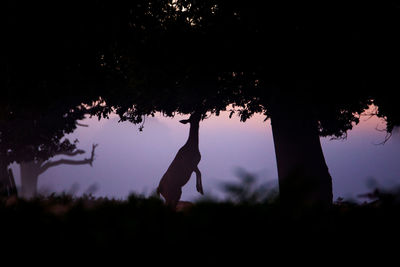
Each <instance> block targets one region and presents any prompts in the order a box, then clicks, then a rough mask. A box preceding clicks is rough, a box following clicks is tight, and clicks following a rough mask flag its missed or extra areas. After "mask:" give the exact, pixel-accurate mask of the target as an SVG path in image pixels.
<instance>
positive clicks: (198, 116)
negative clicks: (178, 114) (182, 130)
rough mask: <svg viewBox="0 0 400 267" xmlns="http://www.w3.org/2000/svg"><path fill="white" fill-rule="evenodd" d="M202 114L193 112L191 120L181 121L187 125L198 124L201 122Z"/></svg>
mask: <svg viewBox="0 0 400 267" xmlns="http://www.w3.org/2000/svg"><path fill="white" fill-rule="evenodd" d="M201 115H202V114H201V113H200V112H193V113H192V114H191V115H190V117H189V119H187V120H180V121H179V122H180V123H183V124H186V123H198V122H199V121H200V120H201Z"/></svg>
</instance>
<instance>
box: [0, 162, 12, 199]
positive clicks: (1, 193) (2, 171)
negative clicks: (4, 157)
mask: <svg viewBox="0 0 400 267" xmlns="http://www.w3.org/2000/svg"><path fill="white" fill-rule="evenodd" d="M9 188H10V179H9V174H8V169H7V165H6V164H4V162H2V161H1V158H0V197H8V196H9Z"/></svg>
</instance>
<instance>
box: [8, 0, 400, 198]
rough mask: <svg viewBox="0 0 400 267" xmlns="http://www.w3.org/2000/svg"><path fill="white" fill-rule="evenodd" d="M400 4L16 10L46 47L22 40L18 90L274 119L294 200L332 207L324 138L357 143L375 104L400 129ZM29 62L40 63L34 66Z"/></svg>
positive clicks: (149, 108) (190, 1)
mask: <svg viewBox="0 0 400 267" xmlns="http://www.w3.org/2000/svg"><path fill="white" fill-rule="evenodd" d="M397 6H398V4H397V3H396V2H390V3H375V4H370V3H364V2H361V1H356V2H352V3H348V2H335V4H330V3H318V4H314V3H313V4H311V3H298V2H294V1H293V2H291V1H289V2H288V1H286V2H284V3H267V4H266V3H262V4H261V3H260V1H247V2H246V4H243V2H242V1H237V0H233V1H220V0H204V1H196V0H181V1H180V0H178V1H167V0H165V1H153V0H135V1H130V2H129V3H125V2H122V1H121V2H118V1H117V2H115V1H114V2H112V3H111V2H108V1H101V0H98V1H87V2H85V3H79V8H76V3H75V2H71V3H70V4H68V5H63V4H62V3H60V2H57V3H51V4H49V5H47V3H46V4H45V7H46V8H43V5H42V4H37V3H22V4H21V3H20V2H18V3H17V4H15V3H13V4H12V8H11V10H12V12H8V14H9V21H11V23H10V24H11V27H10V28H11V29H12V32H14V34H15V35H17V33H18V34H20V33H21V31H22V32H23V33H26V35H27V36H31V37H35V38H36V39H39V41H38V42H37V43H32V42H29V44H30V45H31V46H28V47H26V46H25V43H26V42H23V41H21V40H20V39H18V38H15V40H17V41H14V43H15V45H13V48H12V49H11V51H12V52H13V53H10V54H11V55H13V56H14V58H12V60H11V59H10V60H7V70H10V71H9V73H10V75H8V77H9V81H8V85H9V87H8V88H11V89H13V90H9V91H8V92H20V90H14V89H15V88H17V89H19V88H25V89H26V88H35V89H36V90H33V91H32V92H37V91H40V92H42V93H41V94H40V95H41V97H43V96H46V97H45V98H44V99H46V100H49V99H51V100H53V99H52V98H53V97H54V98H56V99H59V97H60V95H61V92H68V103H69V104H68V105H69V106H70V107H71V106H76V104H77V103H79V104H80V103H86V104H91V103H92V101H94V100H99V99H100V100H99V101H97V102H96V105H94V106H92V109H91V111H90V112H91V114H97V115H99V116H102V117H107V115H108V114H109V113H110V112H111V111H116V112H117V113H118V114H119V115H120V117H121V119H122V120H129V121H132V122H134V123H142V121H143V118H144V116H149V115H154V114H155V112H162V113H163V114H165V115H166V116H173V115H174V114H176V113H184V114H189V113H192V112H193V111H195V110H201V111H202V113H203V114H205V113H207V112H208V113H212V114H216V115H218V114H219V112H220V111H222V110H226V108H227V106H228V105H232V107H233V108H232V111H233V113H234V112H238V114H239V115H240V117H241V119H242V120H243V121H245V120H246V119H248V118H249V117H251V116H252V115H253V114H254V113H260V112H262V113H264V114H265V115H266V116H267V118H270V119H271V123H272V128H273V135H274V143H275V149H276V156H277V163H278V175H279V182H280V193H281V197H282V199H283V200H284V201H285V202H287V203H289V205H297V204H299V205H303V206H304V205H309V204H310V205H314V204H316V203H319V204H323V205H325V206H327V205H328V206H329V205H330V204H331V202H332V188H331V187H332V186H331V177H330V175H329V171H328V168H327V166H326V163H325V159H324V157H323V152H322V149H321V145H320V141H319V137H320V136H333V137H335V138H341V137H345V136H346V132H347V131H348V130H350V129H351V128H352V127H353V125H354V124H356V123H358V116H359V114H360V113H361V112H362V111H363V110H365V109H366V108H367V107H368V105H369V104H371V103H372V102H374V103H376V104H379V105H380V107H379V108H380V112H379V114H378V115H380V116H383V117H385V118H386V119H387V121H388V128H387V130H388V132H390V131H391V130H392V129H393V127H394V126H395V125H397V124H398V112H397V111H395V108H394V107H395V106H396V99H395V98H394V97H393V94H392V93H389V92H388V93H387V94H385V93H383V92H384V91H385V92H386V88H395V89H397V88H398V82H397V81H396V73H398V68H397V67H392V66H393V64H392V63H396V62H397V60H398V59H399V52H398V49H397V47H399V42H398V39H397V37H396V34H395V33H396V32H398V30H399V29H398V28H399V25H400V23H399V17H400V16H399V14H398V12H399V9H398V8H397ZM60 7H61V8H60ZM21 9H22V10H23V11H24V12H20V11H21ZM43 10H45V11H43ZM49 11H50V12H49ZM10 14H11V15H10ZM49 21H51V22H52V23H48V22H49ZM27 22H29V23H27ZM27 24H29V26H30V27H28V28H26V27H25V25H27ZM19 36H25V35H19ZM14 37H15V36H14ZM37 37H40V38H37ZM13 40H14V39H13ZM38 51H39V52H40V53H38ZM20 52H22V53H20ZM54 55H57V57H55V56H54ZM27 58H28V59H31V60H30V61H29V62H34V64H33V66H35V64H39V63H37V62H40V64H39V65H38V66H35V67H36V68H34V69H33V71H32V69H31V68H29V69H26V68H25V67H24V66H25V65H24V64H22V63H24V62H26V59H27ZM9 62H10V63H9ZM8 63H9V64H8ZM21 81H22V83H21ZM55 88H57V89H55ZM58 88H61V89H68V90H59V89H58ZM381 88H383V89H381ZM327 92H329V96H327ZM29 96H32V94H30V95H29ZM14 97H15V95H14ZM33 97H35V94H33ZM99 97H100V98H99ZM15 98H16V99H18V97H15ZM35 99H36V98H35ZM39 99H41V98H39ZM64 99H65V96H64ZM30 100H31V98H29V101H28V102H29V103H31V102H30ZM50 102H51V101H50ZM45 103H47V102H46V101H45ZM72 103H74V104H75V105H71V104H72ZM44 106H45V107H47V110H48V105H44ZM233 113H232V114H233Z"/></svg>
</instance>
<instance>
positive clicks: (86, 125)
mask: <svg viewBox="0 0 400 267" xmlns="http://www.w3.org/2000/svg"><path fill="white" fill-rule="evenodd" d="M76 125H77V126H82V127H89V124H83V123H79V122H77V123H76Z"/></svg>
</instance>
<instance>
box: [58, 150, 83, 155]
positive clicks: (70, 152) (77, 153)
mask: <svg viewBox="0 0 400 267" xmlns="http://www.w3.org/2000/svg"><path fill="white" fill-rule="evenodd" d="M80 154H85V150H82V149H77V150H73V151H60V152H58V153H56V154H55V155H56V156H58V155H65V156H71V157H72V156H76V155H80Z"/></svg>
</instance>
